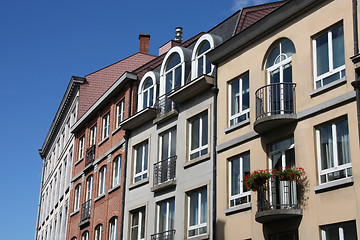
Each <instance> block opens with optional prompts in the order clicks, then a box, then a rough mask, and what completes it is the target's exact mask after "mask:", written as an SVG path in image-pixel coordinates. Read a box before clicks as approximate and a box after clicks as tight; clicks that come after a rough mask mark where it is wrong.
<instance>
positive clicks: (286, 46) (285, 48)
mask: <svg viewBox="0 0 360 240" xmlns="http://www.w3.org/2000/svg"><path fill="white" fill-rule="evenodd" d="M281 52H282V53H284V54H285V55H286V57H291V56H292V55H293V54H294V53H295V46H294V44H293V43H292V41H290V40H289V39H284V40H282V41H281Z"/></svg>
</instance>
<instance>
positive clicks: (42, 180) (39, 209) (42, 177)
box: [35, 159, 44, 240]
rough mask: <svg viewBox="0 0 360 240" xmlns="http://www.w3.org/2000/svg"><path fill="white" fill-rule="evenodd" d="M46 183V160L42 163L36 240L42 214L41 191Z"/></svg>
mask: <svg viewBox="0 0 360 240" xmlns="http://www.w3.org/2000/svg"><path fill="white" fill-rule="evenodd" d="M43 183H44V159H43V162H42V173H41V185H40V194H39V204H38V213H37V220H36V229H35V240H37V235H38V231H39V224H41V223H39V221H40V213H41V195H42V194H41V190H42V186H43Z"/></svg>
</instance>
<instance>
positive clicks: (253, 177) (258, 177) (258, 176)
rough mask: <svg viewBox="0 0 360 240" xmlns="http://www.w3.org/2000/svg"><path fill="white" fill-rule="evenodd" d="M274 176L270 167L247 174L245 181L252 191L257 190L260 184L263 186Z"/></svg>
mask: <svg viewBox="0 0 360 240" xmlns="http://www.w3.org/2000/svg"><path fill="white" fill-rule="evenodd" d="M271 177H272V174H271V173H270V172H269V170H268V169H266V170H257V171H254V172H252V173H251V174H250V175H247V176H245V179H244V181H243V183H244V185H245V187H246V188H250V189H251V190H252V191H257V189H258V188H259V187H260V186H263V185H264V184H265V183H266V181H267V180H268V179H270V178H271Z"/></svg>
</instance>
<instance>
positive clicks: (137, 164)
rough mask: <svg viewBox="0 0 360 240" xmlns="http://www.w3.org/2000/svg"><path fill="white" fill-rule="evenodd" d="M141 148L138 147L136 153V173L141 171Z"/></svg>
mask: <svg viewBox="0 0 360 240" xmlns="http://www.w3.org/2000/svg"><path fill="white" fill-rule="evenodd" d="M142 159H143V148H142V146H140V147H139V148H138V150H137V153H136V171H135V172H136V173H139V172H141V171H142Z"/></svg>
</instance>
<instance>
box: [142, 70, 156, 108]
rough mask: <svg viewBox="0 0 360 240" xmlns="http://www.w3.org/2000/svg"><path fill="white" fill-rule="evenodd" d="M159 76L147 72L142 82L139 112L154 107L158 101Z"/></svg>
mask: <svg viewBox="0 0 360 240" xmlns="http://www.w3.org/2000/svg"><path fill="white" fill-rule="evenodd" d="M157 79H159V74H158V73H156V72H147V73H146V74H145V75H144V77H143V78H142V79H141V81H140V85H139V95H138V111H141V110H142V109H144V108H147V107H153V106H154V104H155V101H156V90H157V89H156V86H157Z"/></svg>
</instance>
